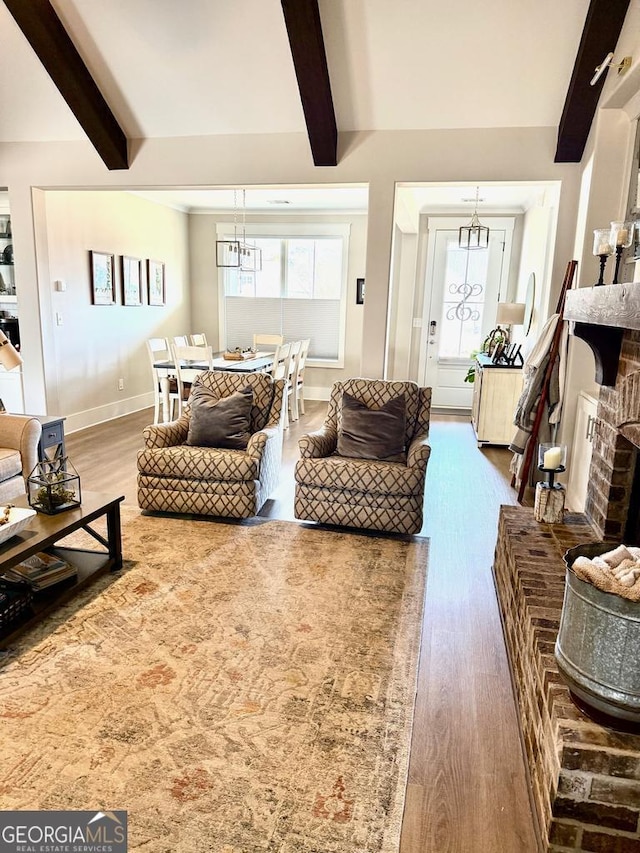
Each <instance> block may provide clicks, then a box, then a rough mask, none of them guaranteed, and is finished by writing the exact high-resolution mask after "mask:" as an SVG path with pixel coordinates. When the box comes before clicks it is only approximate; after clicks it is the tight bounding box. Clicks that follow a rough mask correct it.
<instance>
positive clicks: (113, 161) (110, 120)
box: [4, 0, 129, 169]
mask: <svg viewBox="0 0 640 853" xmlns="http://www.w3.org/2000/svg"><path fill="white" fill-rule="evenodd" d="M4 2H5V5H6V7H7V9H8V10H9V11H10V12H11V14H12V15H13V17H14V18H15V21H16V23H17V24H18V26H19V27H20V29H21V30H22V32H23V34H24V36H25V38H26V39H27V41H28V42H29V44H30V45H31V47H32V48H33V50H34V51H35V53H36V55H37V57H38V59H39V60H40V62H42V64H43V65H44V67H45V68H46V70H47V72H48V74H49V76H50V77H51V79H52V80H53V82H54V83H55V84H56V86H57V87H58V90H59V91H60V94H61V95H62V97H63V98H64V99H65V101H66V102H67V104H68V105H69V108H70V109H71V111H72V112H73V114H74V115H75V117H76V118H77V119H78V121H79V122H80V124H81V126H82V129H83V130H84V132H85V133H86V134H87V136H88V137H89V140H90V141H91V143H92V144H93V146H94V148H95V149H96V151H97V152H98V154H99V155H100V157H102V159H103V160H104V162H105V165H106V167H107V169H128V168H129V157H128V153H127V137H126V136H125V134H124V132H123V131H122V128H121V127H120V125H119V124H118V122H117V120H116V118H115V116H114V115H113V113H112V112H111V109H110V107H109V105H108V104H107V102H106V101H105V99H104V98H103V96H102V93H101V92H100V90H99V89H98V87H97V85H96V83H95V80H94V79H93V77H92V76H91V74H90V73H89V69H88V68H87V66H86V65H85V64H84V62H83V60H82V57H81V56H80V54H79V53H78V51H77V50H76V47H75V45H74V43H73V42H72V41H71V38H70V37H69V35H68V33H67V31H66V30H65V28H64V26H63V24H62V21H61V20H60V18H59V17H58V15H57V14H56V11H55V9H54V8H53V6H52V5H51V3H50V2H49V0H4Z"/></svg>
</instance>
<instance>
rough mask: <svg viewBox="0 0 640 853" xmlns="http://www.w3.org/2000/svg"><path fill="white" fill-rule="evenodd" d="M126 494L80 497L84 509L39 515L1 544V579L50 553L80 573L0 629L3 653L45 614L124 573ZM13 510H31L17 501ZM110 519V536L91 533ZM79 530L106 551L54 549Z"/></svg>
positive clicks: (38, 596)
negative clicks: (104, 579) (95, 582)
mask: <svg viewBox="0 0 640 853" xmlns="http://www.w3.org/2000/svg"><path fill="white" fill-rule="evenodd" d="M123 500H124V495H120V496H118V497H111V496H110V495H104V494H100V493H99V492H85V491H83V492H82V505H81V506H79V507H77V508H75V509H68V510H65V511H64V512H60V513H58V514H57V515H45V514H43V513H36V515H34V516H33V518H32V519H31V520H30V521H29V524H28V525H27V527H26V528H25V529H24V530H22V531H21V532H20V533H18V534H17V535H16V536H13V537H12V538H11V539H8V540H7V541H6V542H4V543H3V544H2V545H0V574H2V573H3V572H4V571H5V570H6V569H10V568H11V567H12V566H15V565H16V564H17V563H20V562H21V561H22V560H25V559H26V558H27V557H30V556H31V555H32V554H36V553H37V552H38V551H44V550H47V551H49V552H51V553H53V554H56V555H59V556H60V557H62V558H63V559H65V560H67V562H69V563H72V564H73V565H74V566H76V567H77V569H78V576H77V578H75V579H74V578H69V579H68V580H66V581H62V582H61V583H58V584H54V585H53V586H50V587H48V588H47V589H45V590H42V591H41V592H36V593H34V596H33V603H32V606H31V608H30V609H29V610H28V611H26V612H25V613H24V614H22V615H21V616H20V617H19V618H18V619H16V620H15V621H14V622H10V623H9V624H7V625H1V626H0V648H3V647H5V646H7V645H8V644H9V642H10V641H11V640H13V639H14V638H15V637H16V636H17V634H19V633H21V632H22V631H25V630H26V629H27V628H30V627H31V626H32V625H35V624H36V623H37V622H39V621H40V620H41V619H43V617H44V616H46V615H47V613H50V612H51V611H52V610H53V609H54V608H56V607H58V606H59V605H60V604H62V603H63V602H64V601H67V600H68V599H70V598H72V597H73V596H74V595H75V594H76V593H77V592H78V591H79V590H81V589H83V588H84V587H85V586H87V585H88V584H90V583H91V582H92V581H93V580H95V579H96V578H97V577H99V576H100V575H103V574H105V573H106V572H109V571H118V570H119V569H121V568H122V536H121V527H120V504H121V503H122V501H123ZM12 503H13V504H14V505H15V506H23V507H27V506H28V505H29V504H28V502H27V498H26V496H25V497H20V498H18V499H16V500H13V501H12ZM102 516H106V520H107V536H106V538H105V537H104V536H102V535H101V534H100V533H98V532H97V531H95V530H93V529H92V527H91V523H92V522H94V521H96V519H98V518H101V517H102ZM76 530H85V531H86V532H87V533H89V534H90V535H91V536H93V538H94V539H96V541H97V542H99V544H100V545H101V546H102V550H96V551H93V550H87V549H83V548H69V547H67V546H64V547H61V546H56V543H57V542H59V541H60V540H61V539H63V538H64V537H65V536H68V535H69V534H70V533H73V532H74V531H76Z"/></svg>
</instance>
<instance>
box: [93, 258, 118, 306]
mask: <svg viewBox="0 0 640 853" xmlns="http://www.w3.org/2000/svg"><path fill="white" fill-rule="evenodd" d="M89 261H90V265H91V301H92V304H93V305H115V302H116V282H115V276H114V272H115V270H114V257H113V255H110V254H108V253H107V252H93V251H90V252H89Z"/></svg>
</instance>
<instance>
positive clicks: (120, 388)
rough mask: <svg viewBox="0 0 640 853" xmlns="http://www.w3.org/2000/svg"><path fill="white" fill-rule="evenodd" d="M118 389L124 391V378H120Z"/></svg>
mask: <svg viewBox="0 0 640 853" xmlns="http://www.w3.org/2000/svg"><path fill="white" fill-rule="evenodd" d="M118 391H124V379H122V378H121V379H118Z"/></svg>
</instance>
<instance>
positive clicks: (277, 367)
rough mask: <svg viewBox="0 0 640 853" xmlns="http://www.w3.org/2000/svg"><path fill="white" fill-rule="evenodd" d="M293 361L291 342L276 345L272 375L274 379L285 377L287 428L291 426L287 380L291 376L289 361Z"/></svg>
mask: <svg viewBox="0 0 640 853" xmlns="http://www.w3.org/2000/svg"><path fill="white" fill-rule="evenodd" d="M290 361H291V344H280V345H279V346H277V347H276V351H275V353H274V354H273V366H272V367H271V376H272V377H273V379H274V380H276V379H284V380H285V389H284V394H285V399H283V401H282V411H283V417H284V428H285V429H287V428H288V426H289V412H288V403H287V387H286V382H287V379H288V377H289V362H290Z"/></svg>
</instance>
